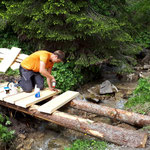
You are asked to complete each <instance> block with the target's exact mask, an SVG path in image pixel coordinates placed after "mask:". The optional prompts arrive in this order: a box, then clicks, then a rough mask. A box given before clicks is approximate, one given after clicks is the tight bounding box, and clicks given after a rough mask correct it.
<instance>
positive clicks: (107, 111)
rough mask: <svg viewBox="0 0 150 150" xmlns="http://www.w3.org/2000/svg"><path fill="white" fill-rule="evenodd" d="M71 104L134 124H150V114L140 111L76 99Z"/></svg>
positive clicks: (74, 106)
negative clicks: (139, 112)
mask: <svg viewBox="0 0 150 150" xmlns="http://www.w3.org/2000/svg"><path fill="white" fill-rule="evenodd" d="M69 104H70V106H71V107H73V108H76V109H80V110H84V111H87V112H90V113H95V114H98V115H102V116H106V117H110V118H113V119H117V120H120V121H124V122H126V123H129V124H132V125H137V126H145V125H150V116H147V115H141V114H138V113H134V112H129V111H125V110H121V109H116V108H111V107H107V106H101V105H97V104H94V103H90V102H85V101H81V100H76V99H74V100H72V101H71V102H70V103H69Z"/></svg>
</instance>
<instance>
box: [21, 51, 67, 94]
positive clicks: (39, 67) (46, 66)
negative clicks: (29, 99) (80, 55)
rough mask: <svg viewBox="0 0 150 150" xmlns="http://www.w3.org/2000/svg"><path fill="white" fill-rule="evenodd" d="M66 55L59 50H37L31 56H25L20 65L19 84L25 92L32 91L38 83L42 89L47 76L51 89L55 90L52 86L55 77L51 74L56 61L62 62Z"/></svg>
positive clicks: (38, 86)
mask: <svg viewBox="0 0 150 150" xmlns="http://www.w3.org/2000/svg"><path fill="white" fill-rule="evenodd" d="M64 57H65V54H64V52H62V51H61V50H57V51H55V52H54V53H50V52H48V51H45V50H40V51H36V52H34V53H33V54H31V55H30V56H29V57H27V58H25V59H24V60H23V61H22V62H21V65H20V68H19V71H20V75H21V80H20V81H19V85H20V86H21V88H22V89H23V90H24V91H25V92H32V90H33V89H34V88H35V85H37V88H40V90H42V89H43V88H44V78H43V77H42V75H43V76H45V77H46V78H47V83H48V86H49V89H50V90H55V89H54V88H52V86H51V82H52V81H55V78H54V77H53V76H52V75H51V71H52V67H53V65H54V63H59V62H62V61H63V59H64Z"/></svg>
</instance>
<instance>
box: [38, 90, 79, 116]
mask: <svg viewBox="0 0 150 150" xmlns="http://www.w3.org/2000/svg"><path fill="white" fill-rule="evenodd" d="M78 95H79V92H75V91H67V92H65V93H63V94H61V95H59V96H57V97H56V98H54V99H52V100H51V101H49V102H47V103H45V104H44V105H42V106H40V107H39V109H38V111H40V112H44V113H48V114H51V113H53V112H54V111H55V110H57V109H59V108H60V107H62V106H63V105H65V104H66V103H68V102H69V101H70V100H72V99H74V98H75V97H77V96H78Z"/></svg>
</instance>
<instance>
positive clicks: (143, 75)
mask: <svg viewBox="0 0 150 150" xmlns="http://www.w3.org/2000/svg"><path fill="white" fill-rule="evenodd" d="M140 77H141V78H147V77H150V72H140Z"/></svg>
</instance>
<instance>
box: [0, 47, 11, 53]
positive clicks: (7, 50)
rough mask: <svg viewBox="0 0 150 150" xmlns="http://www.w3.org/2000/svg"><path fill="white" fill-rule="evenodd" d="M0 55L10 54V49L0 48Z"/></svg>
mask: <svg viewBox="0 0 150 150" xmlns="http://www.w3.org/2000/svg"><path fill="white" fill-rule="evenodd" d="M0 53H2V54H8V53H10V49H8V48H0Z"/></svg>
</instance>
